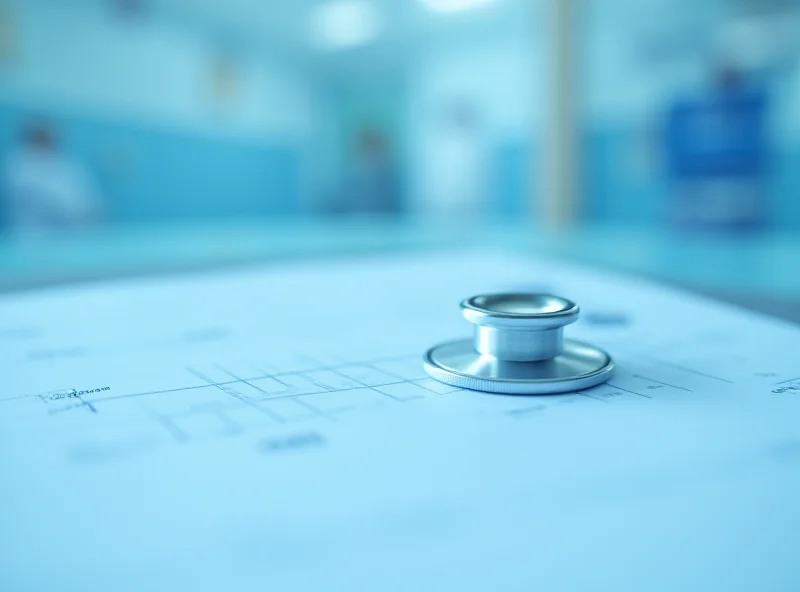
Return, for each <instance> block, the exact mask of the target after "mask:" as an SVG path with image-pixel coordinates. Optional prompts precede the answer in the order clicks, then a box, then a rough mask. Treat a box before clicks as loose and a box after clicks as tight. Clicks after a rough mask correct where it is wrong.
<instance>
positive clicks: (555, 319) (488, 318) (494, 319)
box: [461, 292, 580, 331]
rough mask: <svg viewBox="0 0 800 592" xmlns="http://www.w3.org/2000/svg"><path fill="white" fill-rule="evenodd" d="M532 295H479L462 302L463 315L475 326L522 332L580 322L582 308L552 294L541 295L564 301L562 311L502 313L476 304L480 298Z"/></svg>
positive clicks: (516, 293)
mask: <svg viewBox="0 0 800 592" xmlns="http://www.w3.org/2000/svg"><path fill="white" fill-rule="evenodd" d="M530 295H531V294H525V293H522V292H515V293H512V294H479V295H477V296H472V297H470V298H465V299H464V300H462V301H461V314H462V315H463V316H464V318H465V319H466V320H467V321H469V322H470V323H473V324H475V325H480V326H483V327H495V328H498V329H499V328H503V329H510V330H522V331H526V330H546V329H556V328H558V327H563V326H565V325H569V324H571V323H574V322H575V321H577V320H578V315H579V313H580V307H578V305H577V304H575V303H574V302H572V301H571V300H567V299H566V298H561V297H560V296H554V295H552V294H541V295H540V296H547V297H550V298H555V299H556V300H560V301H562V302H563V303H564V305H565V307H564V308H563V309H562V310H557V311H553V312H539V313H517V312H501V311H495V310H492V309H489V308H483V307H481V306H478V305H477V304H475V300H476V299H478V298H490V297H501V296H503V297H507V296H512V297H513V296H516V297H520V298H522V297H525V296H530Z"/></svg>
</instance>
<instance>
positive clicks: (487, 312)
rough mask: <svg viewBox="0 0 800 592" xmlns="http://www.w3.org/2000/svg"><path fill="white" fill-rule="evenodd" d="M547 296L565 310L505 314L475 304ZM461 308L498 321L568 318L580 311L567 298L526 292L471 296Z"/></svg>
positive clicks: (463, 301)
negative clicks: (488, 300)
mask: <svg viewBox="0 0 800 592" xmlns="http://www.w3.org/2000/svg"><path fill="white" fill-rule="evenodd" d="M533 295H535V296H547V297H549V298H553V299H554V300H558V301H561V302H563V303H564V308H563V309H561V310H555V311H552V312H537V313H523V312H503V311H497V310H492V309H491V308H484V307H482V306H479V305H477V304H475V301H476V300H477V299H478V298H499V297H501V296H502V297H517V298H524V297H529V296H533ZM461 308H462V309H464V310H470V311H472V312H473V313H478V314H479V315H484V316H487V317H493V318H498V319H517V320H522V319H542V318H553V317H566V316H570V315H574V314H577V313H578V311H579V310H580V309H579V308H578V305H577V304H575V303H574V302H573V301H572V300H569V299H567V298H562V297H561V296H556V295H555V294H545V293H542V294H528V293H525V292H512V293H499V292H498V293H490V294H478V295H476V296H470V297H469V298H465V299H464V300H462V301H461Z"/></svg>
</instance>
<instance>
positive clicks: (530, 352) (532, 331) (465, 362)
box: [423, 294, 614, 395]
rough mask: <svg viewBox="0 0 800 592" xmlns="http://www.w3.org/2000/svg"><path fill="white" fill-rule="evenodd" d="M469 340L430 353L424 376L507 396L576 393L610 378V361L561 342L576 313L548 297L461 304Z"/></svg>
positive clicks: (588, 348) (487, 297) (484, 298)
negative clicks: (469, 328)
mask: <svg viewBox="0 0 800 592" xmlns="http://www.w3.org/2000/svg"><path fill="white" fill-rule="evenodd" d="M461 311H462V313H463V315H464V318H465V319H466V320H468V321H469V322H470V323H473V324H474V325H475V335H474V337H473V338H472V339H460V340H457V341H448V342H446V343H442V344H439V345H436V346H434V347H432V348H431V349H429V350H428V351H427V352H426V353H425V356H424V359H423V363H424V366H425V371H426V372H427V373H428V374H429V375H430V376H431V377H432V378H435V379H436V380H438V381H440V382H444V383H447V384H451V385H453V386H457V387H461V388H466V389H472V390H477V391H486V392H489V393H503V394H512V395H545V394H552V393H563V392H569V391H577V390H581V389H585V388H589V387H592V386H595V385H598V384H601V383H603V382H605V381H607V380H608V379H609V378H611V375H612V374H613V372H614V362H613V360H612V359H611V356H609V355H608V354H607V353H606V352H605V351H603V350H602V349H599V348H597V347H594V346H592V345H589V344H586V343H582V342H580V341H574V340H572V339H564V337H563V333H564V327H565V326H566V325H569V324H571V323H574V322H575V321H577V320H578V314H579V312H580V309H579V308H578V306H577V305H576V304H575V303H574V302H571V301H569V300H567V299H565V298H560V297H558V296H553V295H550V294H483V295H480V296H473V297H472V298H467V299H466V300H463V301H462V302H461Z"/></svg>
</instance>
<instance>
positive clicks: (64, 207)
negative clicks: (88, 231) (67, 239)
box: [4, 122, 102, 234]
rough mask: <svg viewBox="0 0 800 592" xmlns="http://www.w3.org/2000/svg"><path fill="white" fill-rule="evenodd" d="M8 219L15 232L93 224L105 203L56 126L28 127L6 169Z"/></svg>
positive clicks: (46, 231) (39, 125)
mask: <svg viewBox="0 0 800 592" xmlns="http://www.w3.org/2000/svg"><path fill="white" fill-rule="evenodd" d="M4 185H5V191H4V193H5V196H6V206H7V212H6V214H7V215H6V218H7V220H8V223H9V228H10V230H11V231H12V232H20V233H25V234H37V233H38V234H42V233H50V232H54V231H59V230H64V229H74V228H81V227H86V226H90V225H93V224H95V223H97V222H98V221H99V219H100V214H101V210H102V208H101V202H100V198H99V195H98V191H97V188H96V185H95V182H94V179H93V178H92V175H91V174H90V172H89V171H88V170H87V169H86V168H85V167H84V166H83V165H82V164H81V163H79V162H77V161H75V160H74V159H72V158H70V157H69V155H67V154H66V153H65V152H64V151H63V149H62V147H61V146H60V144H59V141H58V138H57V135H56V132H55V130H54V129H53V127H52V126H51V125H50V124H48V123H45V122H34V123H31V124H29V125H28V126H27V127H26V129H25V130H24V132H23V134H22V136H21V141H20V146H19V148H18V149H17V150H16V151H15V152H14V153H13V154H12V155H11V157H10V159H9V160H8V162H7V164H6V171H5V183H4Z"/></svg>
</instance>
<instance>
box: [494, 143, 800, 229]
mask: <svg viewBox="0 0 800 592" xmlns="http://www.w3.org/2000/svg"><path fill="white" fill-rule="evenodd" d="M632 138H634V134H633V133H632V132H630V131H628V130H625V129H613V128H611V129H595V130H590V131H588V132H586V133H585V134H584V136H583V138H582V142H581V158H582V161H581V167H582V180H581V186H580V189H581V191H582V193H583V203H584V211H583V218H584V219H586V220H589V221H595V222H601V223H602V222H607V223H613V224H642V225H650V226H659V225H661V224H663V223H664V222H665V215H664V210H665V205H666V201H667V199H668V198H669V192H668V187H667V183H666V180H665V178H664V177H663V176H662V175H659V174H658V172H657V171H654V172H651V173H650V174H645V173H644V172H639V173H637V172H636V171H635V170H634V168H633V166H632V158H633V157H634V155H633V148H632ZM535 150H536V149H535V148H534V147H533V145H532V143H531V142H530V141H527V140H525V139H521V138H514V139H509V140H507V141H504V142H501V143H499V144H497V145H496V146H495V147H494V149H493V159H492V188H491V189H492V198H493V200H495V201H494V202H493V212H494V213H495V214H497V215H500V216H503V217H516V216H520V215H527V212H528V209H527V208H528V206H527V204H528V203H529V200H530V198H529V196H530V195H531V193H530V192H531V190H533V191H534V192H535V191H536V189H538V188H537V187H535V186H532V185H533V184H534V183H535V172H536V171H533V167H535V166H536V160H535V155H534V154H535ZM769 171H770V172H769V186H768V189H767V192H766V195H765V196H764V199H765V200H767V206H766V210H767V212H768V217H767V221H768V224H769V227H770V228H772V229H776V230H788V231H797V230H800V145H795V146H784V147H779V148H776V150H775V152H774V153H773V158H772V162H771V164H770V169H769Z"/></svg>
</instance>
